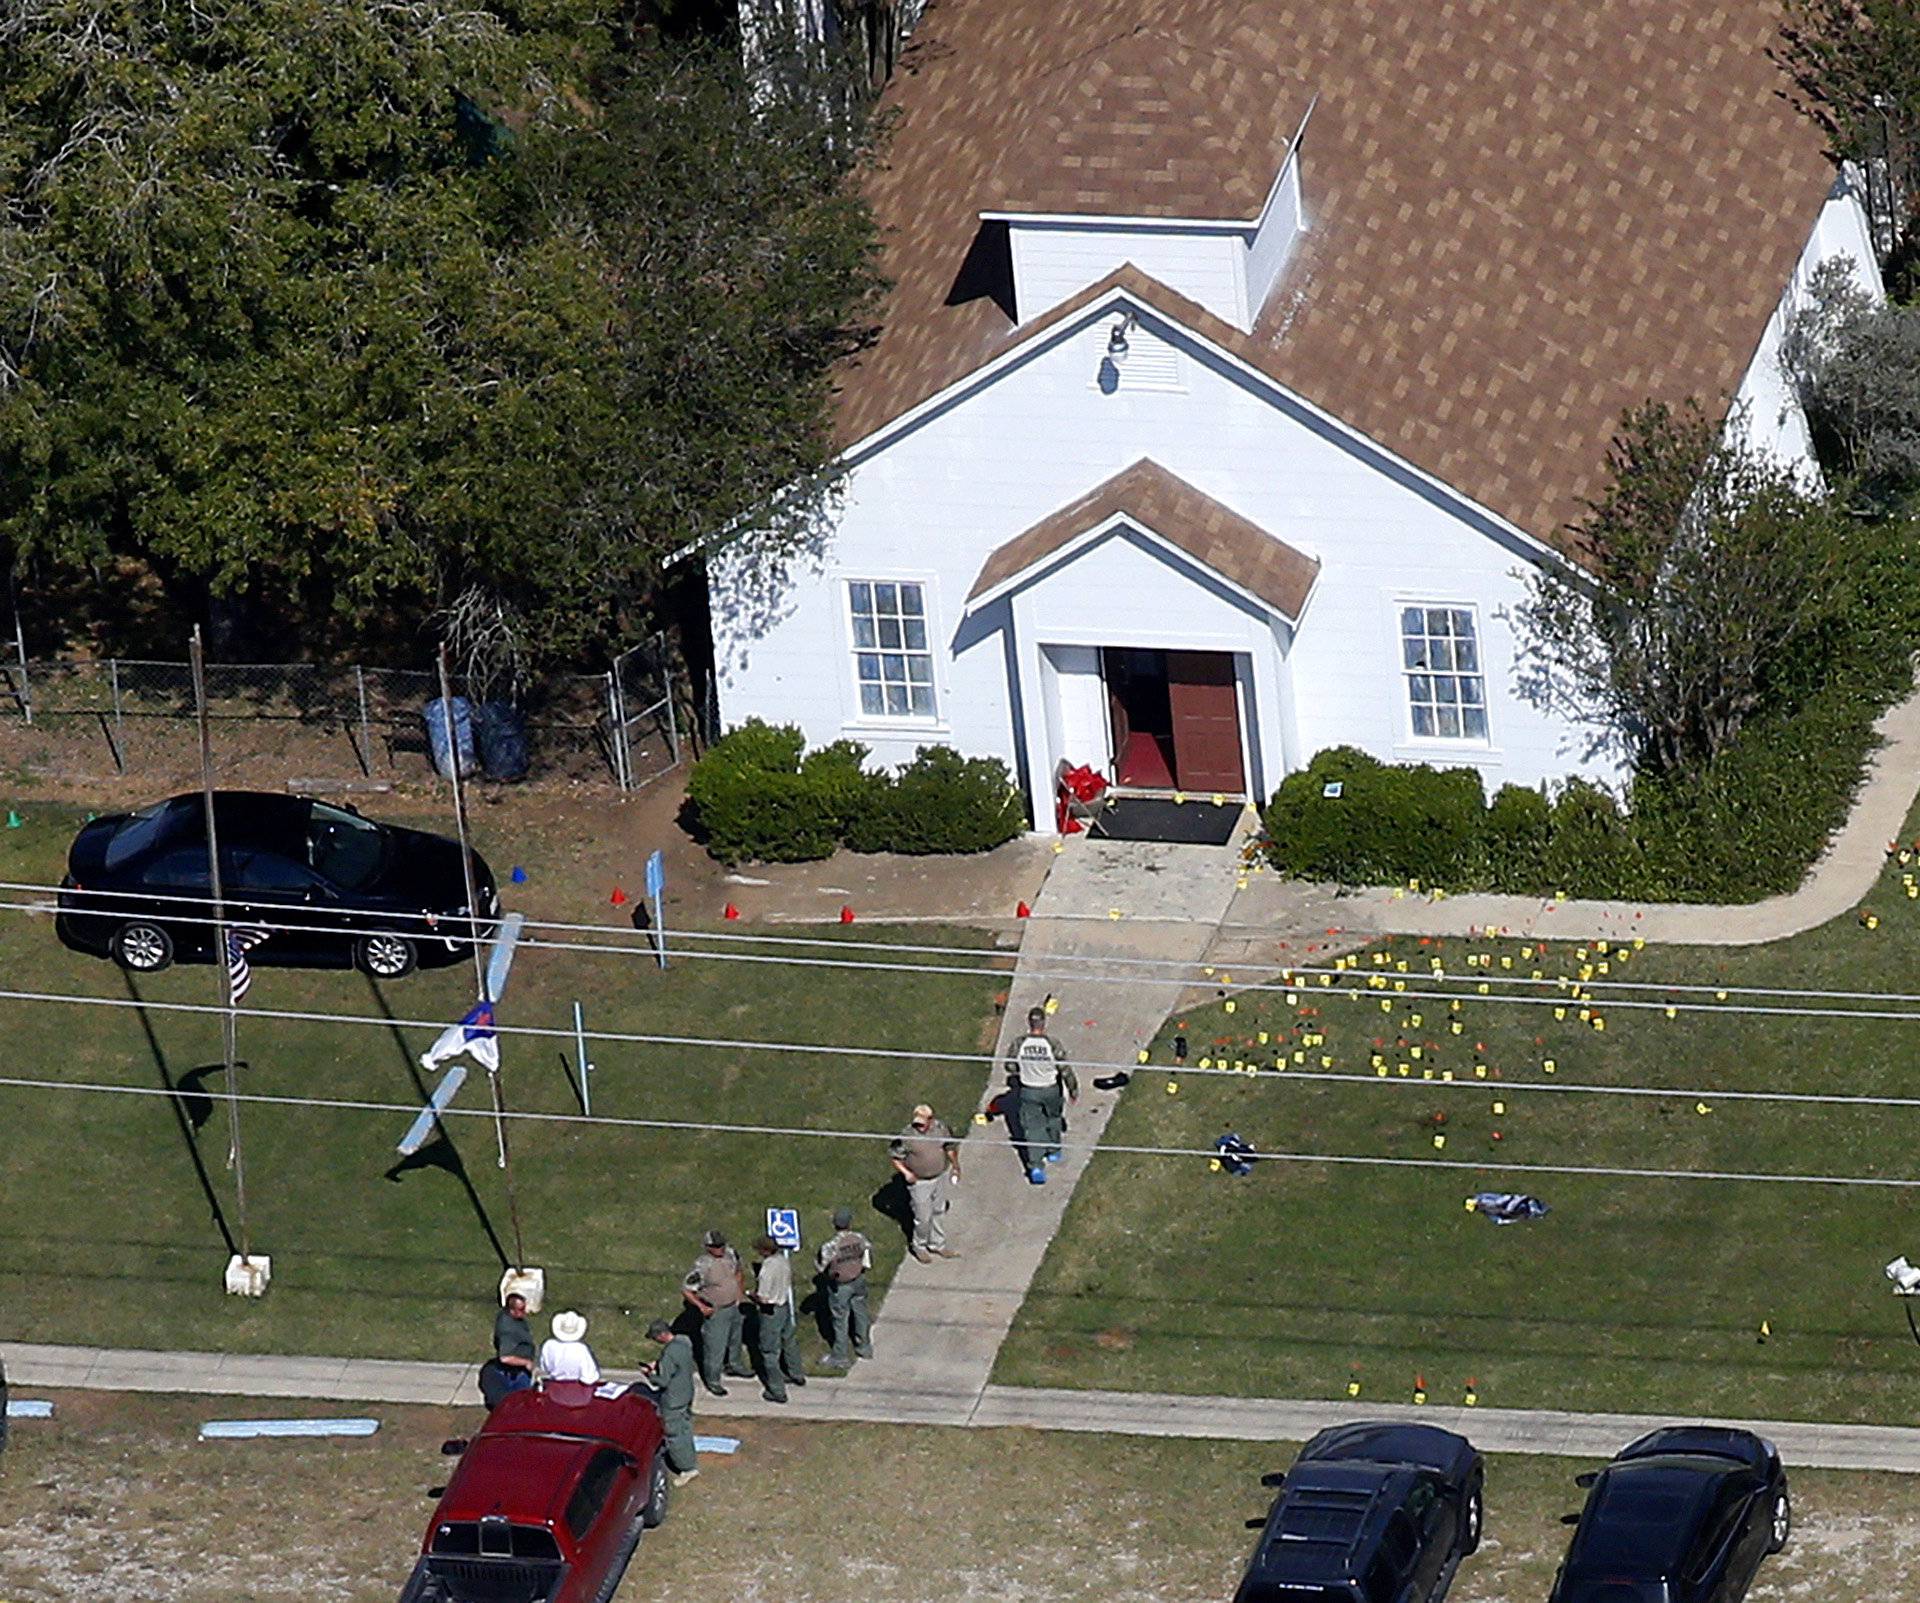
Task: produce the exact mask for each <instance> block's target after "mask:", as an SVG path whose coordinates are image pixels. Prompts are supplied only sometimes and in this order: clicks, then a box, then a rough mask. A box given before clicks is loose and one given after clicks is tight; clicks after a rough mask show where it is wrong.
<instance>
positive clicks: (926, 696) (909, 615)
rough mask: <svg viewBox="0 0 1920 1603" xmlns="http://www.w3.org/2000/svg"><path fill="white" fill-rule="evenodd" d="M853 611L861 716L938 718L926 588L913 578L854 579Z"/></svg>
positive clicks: (849, 590) (849, 603)
mask: <svg viewBox="0 0 1920 1603" xmlns="http://www.w3.org/2000/svg"><path fill="white" fill-rule="evenodd" d="M847 612H848V616H849V618H850V619H851V621H852V625H853V677H854V684H855V687H856V688H857V689H858V691H859V695H860V716H861V717H863V718H921V719H929V720H930V719H932V718H933V717H934V715H935V707H934V696H933V652H932V650H931V649H930V647H929V645H928V638H927V591H926V586H925V585H923V584H920V583H919V582H917V581H915V580H911V579H849V580H848V581H847Z"/></svg>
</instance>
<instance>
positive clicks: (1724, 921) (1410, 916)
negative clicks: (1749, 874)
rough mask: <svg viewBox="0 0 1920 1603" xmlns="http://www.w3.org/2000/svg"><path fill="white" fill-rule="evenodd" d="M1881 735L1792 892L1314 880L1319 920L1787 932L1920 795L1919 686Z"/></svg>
mask: <svg viewBox="0 0 1920 1603" xmlns="http://www.w3.org/2000/svg"><path fill="white" fill-rule="evenodd" d="M1874 727H1875V729H1877V730H1878V731H1879V733H1880V736H1881V739H1882V742H1883V744H1882V745H1881V746H1880V748H1879V750H1877V751H1876V752H1874V753H1873V755H1872V756H1871V757H1869V758H1868V759H1867V768H1866V777H1865V779H1864V780H1863V781H1862V783H1861V787H1860V793H1859V795H1858V797H1856V799H1855V801H1854V804H1853V810H1852V811H1851V812H1850V813H1849V814H1848V815H1847V821H1846V822H1845V823H1844V824H1843V825H1841V827H1840V829H1839V831H1838V832H1837V833H1836V834H1835V835H1834V837H1833V839H1832V840H1831V841H1830V842H1829V843H1828V845H1827V849H1826V851H1825V852H1824V853H1822V854H1821V857H1820V860H1819V861H1818V862H1816V863H1815V864H1814V865H1813V868H1812V869H1811V870H1810V871H1809V872H1808V874H1807V877H1806V879H1805V880H1804V881H1802V882H1801V885H1800V887H1799V889H1798V890H1795V891H1791V892H1789V893H1787V894H1786V895H1783V896H1770V897H1768V898H1767V899H1766V900H1765V901H1760V902H1747V903H1739V904H1735V905H1732V906H1720V905H1711V904H1705V903H1701V904H1691V905H1690V904H1685V903H1674V902H1603V901H1580V900H1572V899H1570V900H1567V901H1564V902H1562V901H1553V900H1551V899H1549V900H1545V901H1543V900H1541V899H1540V898H1539V897H1535V896H1492V895H1478V894H1475V895H1461V896H1448V897H1445V898H1444V899H1442V900H1440V901H1433V900H1430V899H1429V898H1428V897H1427V896H1426V895H1423V894H1414V893H1410V892H1407V891H1404V890H1401V891H1396V890H1391V889H1385V888H1381V887H1377V886H1375V887H1369V888H1366V889H1362V890H1357V891H1351V892H1343V893H1339V894H1337V895H1336V894H1334V893H1333V891H1332V888H1331V887H1320V888H1318V889H1319V897H1318V901H1319V905H1320V908H1321V910H1322V911H1324V912H1325V913H1326V915H1327V917H1326V924H1327V926H1329V927H1336V928H1338V929H1339V930H1340V932H1341V934H1342V935H1343V936H1344V937H1347V938H1348V939H1350V940H1352V941H1355V942H1358V941H1364V940H1366V939H1369V938H1371V937H1372V936H1375V935H1473V934H1479V933H1482V932H1485V931H1494V932H1499V933H1505V934H1509V935H1515V936H1521V937H1531V936H1545V937H1547V938H1548V939H1553V938H1555V937H1560V938H1567V939H1574V940H1593V939H1606V940H1619V939H1625V940H1631V939H1633V938H1634V937H1636V936H1638V937H1639V938H1641V939H1642V940H1645V941H1648V942H1662V943H1670V944H1673V945H1679V946H1753V945H1758V944H1759V943H1761V942H1763V941H1778V940H1784V939H1785V938H1786V937H1788V936H1790V935H1798V934H1801V933H1802V932H1804V931H1806V930H1810V929H1813V928H1814V927H1815V926H1816V925H1820V924H1824V923H1826V922H1828V920H1830V919H1835V918H1839V917H1841V916H1843V915H1844V914H1846V913H1849V912H1851V911H1852V910H1853V909H1854V908H1855V907H1857V906H1858V905H1859V904H1860V902H1861V901H1862V900H1863V899H1864V898H1865V897H1866V896H1867V895H1868V894H1869V893H1870V892H1871V891H1872V889H1873V886H1874V882H1875V880H1876V879H1878V878H1879V875H1880V870H1881V869H1882V868H1883V867H1884V866H1885V864H1886V854H1887V846H1888V844H1889V843H1890V842H1892V841H1895V840H1898V839H1899V838H1900V836H1901V834H1902V832H1903V831H1904V830H1905V828H1906V822H1907V815H1908V814H1909V813H1910V812H1911V811H1912V810H1913V804H1914V799H1915V797H1916V795H1920V693H1916V694H1915V695H1913V696H1911V697H1909V698H1908V699H1907V700H1906V701H1903V702H1901V703H1899V704H1898V705H1897V706H1894V707H1890V708H1888V709H1887V711H1886V712H1885V713H1883V714H1882V715H1881V716H1880V719H1879V721H1878V722H1877V723H1876V724H1875V725H1874ZM1301 891H1302V888H1301V887H1298V886H1295V885H1291V884H1289V882H1287V881H1285V880H1275V879H1274V878H1273V877H1272V876H1271V875H1265V874H1262V875H1257V876H1255V877H1254V878H1253V879H1252V880H1251V881H1250V882H1249V884H1248V886H1247V888H1246V889H1245V890H1244V891H1242V892H1240V893H1239V895H1237V896H1236V897H1235V898H1234V902H1233V907H1232V909H1231V910H1230V911H1229V912H1228V914H1227V917H1226V921H1225V929H1226V931H1228V932H1233V931H1237V930H1242V929H1246V930H1257V929H1264V928H1267V927H1269V926H1271V925H1272V924H1273V922H1274V921H1275V919H1276V918H1277V917H1281V916H1283V915H1289V914H1293V913H1294V912H1295V910H1296V909H1297V907H1298V904H1299V898H1300V896H1301Z"/></svg>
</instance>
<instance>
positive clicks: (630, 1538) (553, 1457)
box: [400, 1381, 670, 1603]
mask: <svg viewBox="0 0 1920 1603" xmlns="http://www.w3.org/2000/svg"><path fill="white" fill-rule="evenodd" d="M669 1485H670V1482H669V1480H668V1477H667V1457H666V1449H665V1438H664V1436H663V1434H662V1432H661V1429H660V1414H659V1411H658V1409H657V1408H656V1407H655V1405H654V1401H653V1394H652V1393H651V1392H649V1391H647V1390H646V1389H645V1388H639V1387H636V1388H634V1389H631V1390H629V1391H626V1392H624V1393H622V1394H621V1395H619V1396H617V1397H602V1396H600V1395H599V1394H598V1391H597V1390H596V1388H594V1387H591V1386H586V1385H582V1384H581V1383H579V1382H577V1381H558V1382H549V1383H548V1384H547V1385H545V1386H544V1387H541V1388H539V1389H537V1390H533V1391H519V1392H512V1393H510V1394H509V1395H508V1396H506V1397H505V1398H503V1399H502V1400H501V1402H500V1403H499V1404H498V1406H496V1407H495V1408H494V1410H493V1412H492V1413H490V1414H488V1415H487V1422H486V1424H485V1425H484V1426H483V1427H482V1428H481V1431H480V1434H479V1435H478V1436H476V1437H474V1438H473V1440H472V1441H471V1442H469V1443H468V1444H467V1449H466V1451H465V1452H464V1453H462V1454H461V1456H460V1463H459V1465H458V1467H457V1468H456V1469H455V1470H454V1472H453V1478H452V1479H451V1480H450V1481H448V1482H447V1489H446V1491H445V1492H443V1493H442V1494H441V1497H440V1503H439V1506H438V1507H437V1508H436V1509H435V1510H434V1514H433V1523H432V1524H431V1525H429V1526H428V1527H427V1536H426V1540H425V1542H423V1543H422V1544H421V1552H420V1559H419V1562H418V1563H416V1564H415V1565H414V1569H413V1575H412V1576H411V1578H409V1580H408V1581H407V1584H406V1588H405V1589H404V1590H403V1591H402V1592H401V1594H400V1603H608V1600H609V1599H610V1598H612V1596H613V1594H614V1592H615V1591H616V1590H617V1589H618V1587H619V1585H620V1577H621V1576H623V1575H624V1574H626V1570H627V1564H628V1562H629V1561H630V1560H631V1559H632V1557H633V1553H634V1549H635V1548H636V1547H638V1546H639V1545H640V1535H641V1532H642V1531H643V1530H645V1529H647V1528H648V1527H650V1526H654V1525H658V1524H659V1523H660V1522H661V1521H662V1520H663V1519H665V1518H666V1517H667V1496H668V1488H669Z"/></svg>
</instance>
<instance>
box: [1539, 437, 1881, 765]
mask: <svg viewBox="0 0 1920 1603" xmlns="http://www.w3.org/2000/svg"><path fill="white" fill-rule="evenodd" d="M1608 467H1609V470H1610V478H1609V483H1608V486H1607V489H1606V491H1605V493H1604V494H1603V495H1602V496H1601V497H1600V499H1599V500H1597V501H1596V502H1595V503H1594V504H1593V506H1592V509H1591V511H1590V513H1589V515H1588V517H1587V518H1586V519H1585V520H1584V521H1583V522H1581V523H1580V524H1578V525H1577V526H1576V527H1575V528H1574V529H1573V531H1572V533H1573V534H1574V536H1575V538H1576V540H1577V542H1578V545H1579V547H1580V549H1581V550H1582V552H1583V554H1584V555H1585V557H1586V558H1587V566H1586V567H1585V568H1574V567H1572V566H1561V565H1557V564H1556V565H1553V566H1550V567H1546V568H1542V569H1541V570H1539V572H1538V573H1537V575H1536V576H1535V578H1534V579H1533V581H1532V582H1531V588H1530V591H1529V594H1528V596H1527V599H1526V600H1525V601H1524V602H1523V603H1522V604H1521V605H1520V606H1519V607H1517V608H1516V609H1515V619H1514V621H1515V623H1516V625H1517V626H1518V631H1519V635H1520V639H1521V642H1522V647H1523V651H1524V653H1525V658H1526V669H1525V673H1526V688H1527V689H1528V691H1529V692H1530V693H1531V695H1532V696H1533V698H1534V699H1535V700H1536V701H1537V702H1539V703H1541V704H1543V705H1547V706H1551V707H1554V708H1555V709H1557V710H1559V711H1561V712H1564V713H1566V714H1567V715H1568V716H1570V717H1572V718H1573V719H1575V720H1577V721H1580V722H1584V723H1585V724H1587V725H1588V726H1589V727H1590V728H1592V729H1593V730H1594V731H1595V733H1596V736H1597V741H1596V744H1598V745H1606V744H1613V745H1614V746H1615V747H1616V749H1622V750H1624V752H1625V753H1626V755H1628V756H1629V757H1630V758H1632V759H1633V761H1634V762H1635V765H1636V767H1637V768H1638V770H1639V771H1640V772H1641V773H1643V774H1651V775H1656V776H1663V777H1671V778H1677V779H1685V778H1690V777H1694V776H1697V775H1698V774H1699V773H1700V772H1702V771H1703V770H1704V768H1705V767H1706V766H1707V764H1709V763H1710V762H1711V761H1712V760H1713V758H1714V757H1715V756H1717V755H1718V754H1719V753H1720V752H1722V751H1724V750H1725V749H1726V748H1727V747H1728V746H1729V745H1731V744H1732V742H1733V741H1734V739H1735V738H1736V737H1737V736H1738V735H1739V733H1740V731H1741V729H1742V728H1743V727H1744V726H1745V724H1746V723H1747V722H1748V721H1749V720H1750V719H1751V718H1752V717H1754V716H1755V714H1757V713H1758V712H1760V711H1761V710H1762V709H1763V708H1764V707H1766V706H1767V705H1768V704H1769V700H1770V698H1771V699H1773V700H1776V701H1777V700H1780V699H1784V698H1787V697H1789V696H1790V695H1791V694H1792V693H1793V692H1794V691H1796V690H1798V689H1801V688H1804V686H1805V685H1806V684H1807V682H1808V681H1809V680H1810V679H1817V669H1816V668H1813V667H1810V664H1809V662H1806V661H1801V660H1798V659H1799V658H1800V657H1807V656H1811V655H1814V654H1815V652H1814V649H1813V648H1815V647H1816V646H1817V644H1818V643H1819V642H1821V640H1822V638H1823V634H1824V632H1825V631H1826V630H1827V629H1828V626H1829V625H1831V624H1833V623H1834V622H1835V621H1836V620H1837V619H1839V618H1840V617H1841V616H1842V615H1844V614H1845V613H1846V612H1847V610H1848V609H1849V607H1850V606H1851V605H1852V602H1853V587H1854V584H1855V582H1856V576H1857V575H1859V574H1863V573H1864V572H1866V571H1867V564H1866V563H1864V562H1861V561H1856V555H1857V553H1856V549H1855V548H1856V546H1858V545H1859V544H1860V543H1861V542H1862V541H1863V540H1864V539H1865V538H1866V536H1864V535H1863V534H1862V533H1861V531H1860V530H1858V529H1857V528H1856V527H1855V525H1854V524H1853V522H1852V520H1850V519H1849V518H1848V516H1847V515H1846V513H1845V512H1844V511H1843V510H1842V509H1841V508H1840V507H1839V506H1838V505H1836V504H1835V503H1834V502H1832V501H1829V500H1828V499H1827V498H1826V497H1825V496H1824V495H1823V494H1821V493H1820V492H1818V491H1817V490H1815V489H1813V488H1811V487H1809V486H1808V485H1807V484H1805V483H1804V482H1803V481H1802V480H1801V478H1800V477H1799V476H1798V475H1797V474H1796V473H1795V472H1794V471H1793V470H1792V469H1790V468H1788V467H1786V466H1785V465H1783V464H1781V463H1780V462H1778V461H1776V460H1775V459H1773V458H1772V457H1771V456H1769V455H1767V454H1766V453H1765V452H1763V451H1761V450H1760V449H1758V448H1756V447H1755V446H1753V445H1752V444H1750V443H1749V442H1748V441H1747V440H1746V438H1745V433H1744V429H1743V427H1742V420H1741V419H1740V418H1739V417H1738V416H1736V417H1735V418H1734V419H1733V421H1732V424H1731V425H1730V426H1729V427H1727V428H1726V429H1725V430H1724V431H1723V430H1722V428H1721V425H1720V424H1719V422H1718V421H1717V420H1715V419H1712V418H1709V417H1708V416H1707V415H1706V414H1705V413H1704V412H1703V411H1702V410H1701V409H1700V408H1699V407H1698V406H1697V405H1693V404H1689V405H1687V406H1685V407H1681V408H1677V409H1676V408H1672V407H1669V406H1666V405H1664V404H1660V403H1649V404H1647V405H1645V406H1642V407H1639V408H1637V409H1635V410H1633V411H1630V412H1628V413H1627V414H1626V416H1625V417H1624V418H1623V419H1622V423H1621V428H1620V432H1619V434H1618V435H1617V436H1616V437H1615V439H1614V442H1613V445H1612V448H1611V450H1610V451H1609V453H1608Z"/></svg>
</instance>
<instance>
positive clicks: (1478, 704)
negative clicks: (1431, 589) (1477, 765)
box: [1400, 603, 1487, 741]
mask: <svg viewBox="0 0 1920 1603" xmlns="http://www.w3.org/2000/svg"><path fill="white" fill-rule="evenodd" d="M1400 666H1401V671H1402V672H1403V673H1404V675H1405V676H1406V683H1407V713H1408V722H1409V724H1410V725H1411V727H1412V730H1413V736H1414V738H1415V739H1416V740H1475V741H1484V740H1486V738H1487V679H1486V672H1485V670H1484V668H1483V667H1482V665H1481V661H1480V624H1479V620H1478V619H1477V618H1476V617H1475V616H1474V610H1473V608H1472V607H1460V606H1441V605H1434V604H1429V603H1418V604H1415V603H1406V604H1403V605H1402V606H1401V608H1400Z"/></svg>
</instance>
